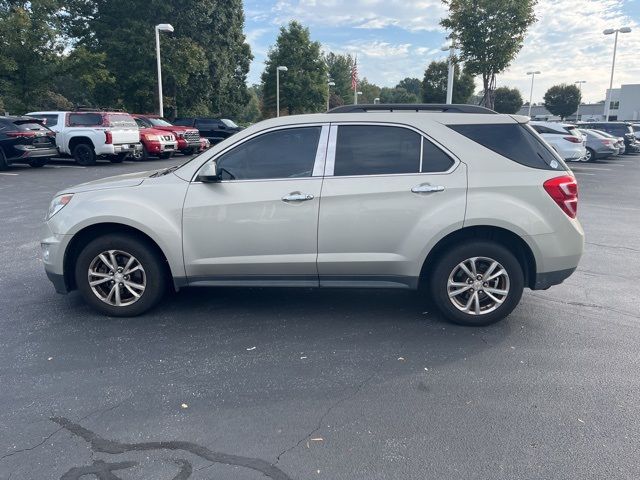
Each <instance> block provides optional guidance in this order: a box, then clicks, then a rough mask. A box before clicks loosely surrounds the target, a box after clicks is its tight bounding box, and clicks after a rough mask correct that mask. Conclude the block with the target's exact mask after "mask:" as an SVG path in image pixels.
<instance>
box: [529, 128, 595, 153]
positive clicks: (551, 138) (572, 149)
mask: <svg viewBox="0 0 640 480" xmlns="http://www.w3.org/2000/svg"><path fill="white" fill-rule="evenodd" d="M531 127H532V128H533V129H534V130H535V131H536V132H538V133H539V134H540V136H541V137H542V138H544V139H545V141H546V142H547V143H548V144H549V145H551V147H552V148H553V149H554V150H555V151H556V152H558V153H559V154H560V156H561V157H562V158H563V159H565V160H567V161H581V160H584V159H585V156H586V154H587V148H586V143H587V141H586V138H585V137H584V136H583V135H582V134H581V133H580V132H578V130H577V128H576V127H575V126H574V125H569V124H566V123H555V122H539V121H533V122H531Z"/></svg>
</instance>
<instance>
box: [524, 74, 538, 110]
mask: <svg viewBox="0 0 640 480" xmlns="http://www.w3.org/2000/svg"><path fill="white" fill-rule="evenodd" d="M540 73H541V72H539V71H537V70H536V71H535V72H527V75H531V92H529V117H531V102H533V80H534V79H535V78H536V75H540Z"/></svg>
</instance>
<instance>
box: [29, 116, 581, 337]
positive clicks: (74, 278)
mask: <svg viewBox="0 0 640 480" xmlns="http://www.w3.org/2000/svg"><path fill="white" fill-rule="evenodd" d="M382 109H387V110H390V109H391V110H393V111H386V112H384V111H383V110H382ZM407 110H410V111H407ZM416 110H420V113H417V112H416ZM422 110H424V111H422ZM433 110H436V111H433ZM370 111H378V113H369V112H370ZM527 122H528V118H527V117H518V116H511V115H499V114H496V113H495V112H492V111H491V110H487V109H484V108H482V107H477V106H472V105H459V106H452V105H441V106H437V105H418V106H416V105H357V106H356V105H348V106H344V107H339V108H338V109H335V110H333V111H331V112H329V113H328V114H324V113H323V114H314V115H292V116H286V117H280V118H276V119H271V120H266V121H263V122H260V123H257V124H255V125H252V126H251V127H249V128H247V129H245V130H242V131H241V132H238V133H237V134H235V135H233V136H232V137H230V138H228V139H226V140H224V141H222V142H220V143H219V144H217V145H215V146H214V147H212V148H211V149H209V150H207V151H206V152H204V153H203V154H201V155H200V156H198V157H195V158H194V159H192V160H190V161H189V162H187V163H185V164H183V165H177V166H174V167H170V168H167V169H164V170H157V171H151V172H142V173H137V174H128V175H124V176H120V177H113V178H108V179H103V180H97V181H94V182H89V183H85V184H82V185H77V186H75V187H70V188H67V189H65V190H63V191H61V192H60V193H59V194H58V195H57V196H56V197H55V198H54V200H53V202H52V203H51V206H50V209H49V214H48V215H47V220H46V224H45V226H44V232H43V237H42V252H43V262H44V266H45V270H46V272H47V275H48V276H49V278H50V280H51V281H52V282H53V284H54V286H55V288H56V290H57V291H59V292H61V293H66V292H68V291H70V290H75V289H77V290H79V291H80V293H81V295H82V296H83V298H84V299H85V300H86V301H87V302H88V303H89V304H91V305H92V306H93V307H95V308H96V309H98V310H100V311H101V312H103V313H106V314H107V315H113V316H132V315H138V314H141V313H143V312H144V311H146V310H148V309H150V308H151V307H153V306H154V305H156V304H158V303H159V302H160V301H161V300H162V299H163V297H164V296H165V295H164V294H165V292H166V289H167V288H168V287H169V286H171V287H173V288H175V289H178V288H182V287H186V286H193V287H197V286H200V287H207V286H209V287H210V286H236V287H243V286H244V287H247V286H265V287H267V286H270V287H320V288H324V287H331V288H336V287H339V288H401V289H402V288H404V289H413V290H417V291H418V292H420V294H421V295H429V296H430V297H431V298H432V299H433V301H434V302H435V305H436V306H437V307H438V309H439V310H440V311H441V312H442V313H443V315H444V316H445V317H446V318H448V319H450V320H452V321H454V322H457V323H461V324H466V325H487V324H489V323H492V322H496V321H498V320H500V319H501V318H504V317H505V316H507V315H508V314H509V313H510V312H511V311H512V310H513V309H514V308H515V307H516V305H517V304H518V302H519V301H520V297H521V295H522V291H523V289H524V288H525V287H529V288H531V289H537V290H539V289H546V288H549V287H550V286H552V285H556V284H558V283H561V282H562V281H563V280H564V279H566V278H567V277H569V275H571V274H572V273H573V271H574V270H575V269H576V267H577V265H578V261H579V260H580V257H581V255H582V250H583V245H584V235H583V231H582V227H581V226H580V222H579V221H578V220H577V219H576V212H577V206H578V185H577V183H576V179H575V177H574V176H573V174H572V173H571V170H569V168H568V167H567V166H566V164H565V163H564V161H563V160H562V159H561V158H560V157H559V156H558V155H557V154H556V153H555V152H554V151H553V150H552V149H551V148H549V146H548V145H547V144H546V143H545V142H543V141H542V139H541V138H540V137H539V136H538V134H537V133H535V131H533V130H532V129H531V127H529V126H528V125H527ZM420 287H422V288H420Z"/></svg>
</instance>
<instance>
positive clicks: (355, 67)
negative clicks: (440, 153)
mask: <svg viewBox="0 0 640 480" xmlns="http://www.w3.org/2000/svg"><path fill="white" fill-rule="evenodd" d="M351 75H352V79H351V80H352V81H351V86H352V87H353V104H354V105H357V104H358V54H357V53H356V59H355V62H354V64H353V70H352V72H351Z"/></svg>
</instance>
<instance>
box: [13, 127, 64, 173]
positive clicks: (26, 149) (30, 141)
mask: <svg viewBox="0 0 640 480" xmlns="http://www.w3.org/2000/svg"><path fill="white" fill-rule="evenodd" d="M56 155H58V149H57V148H56V134H55V133H54V132H53V131H51V130H50V129H49V128H47V127H45V126H44V125H43V124H42V122H41V121H40V120H36V119H35V118H31V117H0V170H6V169H7V168H9V165H11V164H12V163H27V164H29V165H31V166H32V167H42V166H43V165H45V164H46V163H47V162H48V161H49V159H50V158H51V157H55V156H56Z"/></svg>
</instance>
